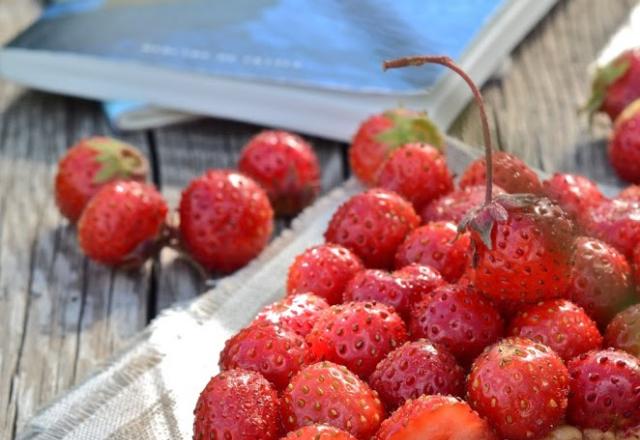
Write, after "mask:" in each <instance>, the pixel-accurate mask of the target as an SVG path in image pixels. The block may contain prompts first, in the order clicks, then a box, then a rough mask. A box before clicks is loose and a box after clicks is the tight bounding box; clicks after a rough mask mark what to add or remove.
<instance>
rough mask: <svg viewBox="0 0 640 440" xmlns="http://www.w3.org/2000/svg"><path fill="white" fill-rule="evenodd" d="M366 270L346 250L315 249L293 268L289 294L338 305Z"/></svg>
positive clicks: (324, 246)
mask: <svg viewBox="0 0 640 440" xmlns="http://www.w3.org/2000/svg"><path fill="white" fill-rule="evenodd" d="M363 269H364V266H363V265H362V262H361V261H360V258H358V257H357V256H356V255H355V254H354V253H353V252H351V251H350V250H349V249H347V248H345V247H342V246H340V245H337V244H330V243H327V244H321V245H319V246H314V247H311V248H309V249H307V250H306V251H304V252H303V253H301V254H300V255H298V256H297V257H296V259H295V260H294V262H293V264H292V265H291V266H290V267H289V275H288V278H287V293H288V294H289V295H295V294H298V293H306V292H312V293H314V294H316V295H318V296H320V297H322V298H324V299H325V300H326V301H327V302H328V303H329V304H337V303H339V302H341V301H342V291H343V290H344V288H345V286H346V285H347V283H348V282H349V280H350V279H351V278H352V277H353V276H354V275H355V274H356V273H358V272H360V271H361V270H363Z"/></svg>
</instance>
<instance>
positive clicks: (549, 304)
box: [507, 299, 602, 361]
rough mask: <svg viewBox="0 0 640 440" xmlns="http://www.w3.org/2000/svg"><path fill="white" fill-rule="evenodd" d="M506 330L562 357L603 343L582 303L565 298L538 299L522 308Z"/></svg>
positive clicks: (576, 353)
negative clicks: (580, 304) (537, 343)
mask: <svg viewBox="0 0 640 440" xmlns="http://www.w3.org/2000/svg"><path fill="white" fill-rule="evenodd" d="M507 334H508V335H509V336H520V337H523V338H528V339H532V340H534V341H536V342H539V343H541V344H545V345H546V346H548V347H549V348H551V349H553V351H555V352H556V353H557V354H558V356H560V357H561V358H562V359H563V360H565V361H568V360H570V359H571V358H573V357H575V356H577V355H579V354H580V353H586V352H587V351H589V350H595V349H597V348H600V346H601V344H602V335H600V332H599V331H598V327H597V326H596V323H595V322H593V321H592V320H591V318H589V316H588V315H587V314H586V313H585V311H584V310H583V309H582V307H579V306H577V305H575V304H573V303H572V302H569V301H567V300H564V299H552V300H548V301H541V302H539V303H538V304H535V305H532V306H529V307H527V308H525V309H522V310H521V311H520V312H519V313H518V314H517V315H516V316H515V317H514V318H513V320H512V321H511V323H510V325H509V330H508V331H507Z"/></svg>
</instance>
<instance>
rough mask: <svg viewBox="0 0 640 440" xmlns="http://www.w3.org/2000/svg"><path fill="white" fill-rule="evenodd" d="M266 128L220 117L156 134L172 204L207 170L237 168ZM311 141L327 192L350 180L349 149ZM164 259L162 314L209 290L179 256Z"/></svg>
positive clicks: (160, 292) (167, 254)
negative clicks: (347, 167)
mask: <svg viewBox="0 0 640 440" xmlns="http://www.w3.org/2000/svg"><path fill="white" fill-rule="evenodd" d="M260 130H261V128H260V127H257V126H254V125H249V124H241V123H237V122H230V121H221V120H215V119H205V120H202V121H199V122H194V123H191V124H186V125H181V126H175V127H169V128H165V129H160V130H155V131H154V132H153V139H154V143H155V148H156V156H157V158H158V164H159V172H158V174H159V176H160V186H161V188H162V191H163V193H164V194H165V195H166V197H167V198H168V199H169V202H170V204H171V205H172V206H174V207H175V206H177V204H178V201H179V199H180V191H181V190H182V188H183V187H184V186H185V185H186V184H187V183H188V182H189V181H190V180H191V179H193V178H194V177H196V176H198V175H199V174H201V173H202V172H204V171H205V170H207V169H209V168H232V167H234V166H235V164H236V162H237V160H238V157H239V154H240V151H241V149H242V147H243V146H244V144H245V143H246V142H247V141H248V139H249V138H250V137H251V136H253V135H254V134H256V133H257V132H258V131H260ZM309 140H310V141H311V142H312V143H313V145H314V147H315V150H316V153H317V154H318V158H319V160H320V163H321V167H322V176H323V178H322V185H323V191H327V190H329V189H331V188H333V187H334V186H336V185H337V184H338V183H340V182H342V181H343V180H344V173H345V171H344V169H343V159H342V156H341V154H342V151H343V149H344V146H343V145H341V144H339V143H336V142H329V141H326V140H321V139H318V138H309ZM286 225H287V221H286V220H282V219H280V220H279V221H278V222H277V230H278V231H280V230H282V228H283V227H286ZM276 233H277V232H276ZM160 261H161V264H160V266H159V270H158V273H157V282H156V286H157V289H156V307H157V310H158V311H159V310H161V309H163V308H165V307H166V306H168V305H169V304H171V303H173V302H175V301H183V300H187V299H190V298H193V297H194V296H196V295H198V294H199V293H201V292H202V291H204V289H205V288H206V282H205V280H204V279H203V278H202V277H201V275H200V274H199V273H198V272H197V271H196V270H195V269H194V268H193V267H192V266H191V265H190V264H189V263H188V262H186V261H185V260H184V259H182V258H179V256H178V255H177V254H176V253H175V252H173V251H171V250H165V251H163V253H162V255H161V257H160Z"/></svg>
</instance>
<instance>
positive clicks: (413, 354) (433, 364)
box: [369, 339, 465, 411]
mask: <svg viewBox="0 0 640 440" xmlns="http://www.w3.org/2000/svg"><path fill="white" fill-rule="evenodd" d="M464 376H465V373H464V370H463V369H462V367H461V366H460V365H458V363H457V362H456V359H455V358H454V357H453V355H452V354H451V353H449V352H448V351H447V350H446V349H445V348H444V347H442V346H439V345H434V344H433V343H432V342H430V341H428V340H426V339H420V340H418V341H414V342H407V343H406V344H404V345H403V346H401V347H399V348H396V349H395V350H394V351H392V352H391V353H389V355H387V357H386V358H384V359H382V360H381V361H380V362H379V363H378V365H377V366H376V369H375V371H374V372H373V374H371V377H369V385H371V388H373V389H374V390H376V391H377V392H378V394H379V395H380V398H381V399H382V402H384V404H385V406H386V407H387V409H388V410H389V411H393V410H395V409H396V408H398V407H399V406H400V405H402V404H403V403H404V402H405V401H407V400H410V399H417V398H418V397H420V396H421V395H423V394H451V395H454V396H462V395H463V393H464Z"/></svg>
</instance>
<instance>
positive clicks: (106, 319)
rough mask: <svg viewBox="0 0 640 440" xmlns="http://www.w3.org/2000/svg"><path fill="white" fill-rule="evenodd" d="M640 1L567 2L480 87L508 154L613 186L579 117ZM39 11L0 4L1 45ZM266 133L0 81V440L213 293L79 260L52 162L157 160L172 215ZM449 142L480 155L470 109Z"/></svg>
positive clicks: (331, 153)
mask: <svg viewBox="0 0 640 440" xmlns="http://www.w3.org/2000/svg"><path fill="white" fill-rule="evenodd" d="M634 2H635V1H634V0H624V1H623V0H615V1H609V0H572V1H560V3H559V4H558V6H557V7H555V8H554V9H553V11H552V13H551V14H550V15H549V16H548V17H547V18H545V20H544V21H543V22H542V23H541V24H540V25H539V26H538V27H537V28H536V29H535V30H534V31H533V32H532V33H531V35H530V36H529V37H528V38H527V39H526V40H525V41H524V42H523V43H522V44H521V45H520V46H519V48H518V49H517V50H516V51H515V53H514V54H513V57H512V61H513V62H512V64H511V67H510V68H509V69H508V71H507V72H506V74H505V76H504V77H503V78H502V79H501V80H494V81H492V82H491V83H490V84H488V85H487V86H486V87H485V88H484V96H485V98H486V100H487V103H488V107H489V112H490V115H491V117H492V126H493V127H492V128H493V131H494V135H495V137H496V140H497V143H498V146H499V148H502V149H504V150H507V151H514V152H517V153H518V154H519V155H521V157H523V158H524V159H525V160H527V161H528V162H529V163H530V164H532V165H534V166H538V167H540V168H542V169H545V170H556V169H564V170H573V169H576V167H583V166H584V165H585V164H590V166H589V167H588V169H589V174H591V176H592V177H596V178H600V179H605V180H606V179H611V177H610V176H611V175H610V171H609V170H608V168H607V166H606V160H605V150H604V148H603V142H602V137H603V135H604V133H605V129H606V126H603V125H602V124H599V125H598V126H597V127H596V129H595V132H591V133H590V132H589V131H588V130H587V127H586V122H585V121H584V119H582V118H580V117H579V116H578V115H577V114H576V108H577V107H578V106H579V105H580V104H581V103H582V102H584V100H585V98H586V95H587V92H588V84H589V78H588V73H587V66H588V64H589V63H590V62H591V61H592V60H593V59H594V57H595V56H596V54H597V52H598V51H599V50H600V49H601V47H602V46H603V45H604V44H605V42H606V41H607V39H608V37H609V35H610V34H611V33H612V32H613V31H614V29H616V27H617V26H619V24H620V23H622V22H623V20H624V19H625V18H626V17H627V15H628V12H629V9H630V7H631V6H632V4H633V3H634ZM38 10H39V7H38V5H37V4H36V3H34V2H31V1H27V0H0V39H1V41H6V40H8V39H9V38H10V37H11V36H13V35H14V34H15V33H16V32H18V31H19V30H20V29H21V28H23V27H24V26H26V25H27V24H28V23H29V22H30V21H31V20H33V19H34V18H35V17H36V16H37V14H38ZM461 87H462V84H461ZM260 129H261V127H257V126H253V125H247V124H241V123H236V122H228V121H221V120H213V119H208V120H204V121H201V122H197V123H192V124H188V125H182V126H177V127H172V128H165V129H159V130H152V131H146V132H138V133H131V134H124V135H122V134H116V133H113V131H112V130H111V129H110V128H109V127H108V125H107V123H106V121H105V119H104V117H103V115H102V113H101V111H100V109H99V107H98V106H97V105H96V104H95V103H93V102H88V101H82V100H78V99H71V98H64V97H59V96H53V95H48V94H44V93H38V92H33V91H26V90H23V89H20V88H18V87H17V86H15V85H12V84H8V83H6V82H2V81H0V340H1V341H2V343H1V344H0V438H3V439H9V438H13V437H14V436H15V434H16V432H19V430H20V428H21V426H23V424H24V423H25V422H26V420H28V418H29V417H31V416H32V415H33V414H34V412H35V411H37V409H38V408H39V407H40V406H41V405H43V404H44V403H46V402H47V401H49V400H50V399H52V398H53V397H55V396H56V395H58V394H60V393H62V392H64V390H66V389H68V388H69V387H71V386H73V385H74V384H76V383H78V382H79V381H81V380H82V379H83V378H85V377H86V376H87V375H88V374H90V372H91V371H92V370H94V369H95V368H96V367H97V366H98V365H100V363H101V362H103V361H105V360H106V359H108V358H109V357H110V356H111V355H112V353H114V352H115V351H117V350H120V349H122V348H123V347H124V346H125V345H126V344H127V341H128V340H129V339H130V338H131V337H132V336H133V335H135V334H136V333H137V332H138V331H140V330H141V329H142V328H143V327H145V326H146V325H147V324H148V323H149V321H150V320H151V319H153V317H154V316H156V315H157V314H158V313H159V312H160V311H162V309H164V308H165V307H167V306H169V305H170V304H172V303H174V302H176V301H187V300H189V299H191V298H193V297H195V296H196V295H198V294H199V293H201V292H202V291H204V290H205V289H206V288H207V285H208V283H210V282H207V281H206V280H204V279H202V278H201V277H200V276H199V275H198V273H197V271H195V270H194V269H193V268H192V267H190V265H189V264H188V263H186V262H185V261H184V260H182V259H180V258H177V256H176V255H175V254H174V253H172V252H170V251H165V252H164V253H163V254H162V255H161V257H160V258H159V259H158V260H157V261H152V262H149V263H148V264H147V265H146V266H145V267H144V268H142V269H141V270H140V271H136V272H130V273H126V272H122V271H118V270H111V269H109V268H106V267H103V266H100V265H97V264H94V263H92V262H90V261H88V260H87V259H86V258H85V257H83V255H82V254H81V253H80V252H79V250H78V247H77V245H76V239H75V231H74V228H72V227H70V226H69V225H68V224H67V222H65V221H64V220H63V219H62V218H61V217H60V215H59V214H58V212H57V210H56V208H55V204H54V201H53V197H52V179H53V176H54V172H55V164H56V161H57V159H58V158H59V157H60V156H61V155H62V154H63V153H64V151H65V149H66V148H67V146H68V145H70V144H71V143H73V142H74V141H75V140H77V139H79V138H81V137H83V136H88V135H93V134H108V135H117V136H119V137H122V138H124V139H125V140H127V141H129V142H131V143H133V144H135V145H137V146H139V147H140V148H141V149H142V150H144V151H145V152H146V153H147V154H148V155H149V157H150V158H151V161H152V163H153V179H154V182H155V183H156V184H157V185H158V186H159V187H160V188H161V189H162V191H163V193H164V194H165V195H166V196H167V197H168V199H169V200H170V202H171V203H173V204H175V202H176V201H177V199H178V197H179V192H180V189H181V188H182V187H183V186H184V185H185V184H186V183H187V182H188V181H189V180H190V179H191V178H193V177H194V176H196V175H198V174H199V173H201V172H202V171H204V170H205V169H206V168H210V167H231V166H233V165H234V164H235V161H236V159H237V156H238V153H239V151H240V148H241V147H242V145H243V144H244V143H245V141H246V140H247V139H248V138H249V137H250V136H251V135H253V134H255V133H256V132H257V131H259V130H260ZM451 133H452V134H453V135H456V136H459V137H461V138H462V139H463V140H465V141H467V142H469V143H471V144H478V143H479V142H480V140H481V139H480V129H479V124H478V120H477V110H476V109H475V108H474V107H472V106H471V107H470V108H469V109H467V110H465V112H464V113H463V114H462V115H461V117H460V118H459V120H458V121H457V122H456V123H455V124H454V126H453V127H452V129H451ZM311 140H312V141H313V142H314V144H315V146H316V150H317V153H318V155H319V156H320V159H321V162H322V167H323V185H324V190H325V191H326V190H329V189H330V188H332V187H334V186H336V185H338V184H339V183H340V182H342V181H343V180H344V179H345V178H346V177H347V176H348V174H349V171H348V169H347V168H346V166H345V164H346V160H345V145H341V144H338V143H335V142H328V141H324V140H320V139H311ZM286 225H287V222H286V221H282V220H281V221H279V227H280V228H283V227H286Z"/></svg>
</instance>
